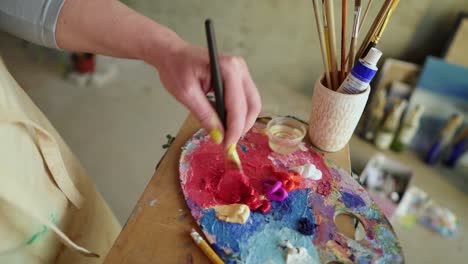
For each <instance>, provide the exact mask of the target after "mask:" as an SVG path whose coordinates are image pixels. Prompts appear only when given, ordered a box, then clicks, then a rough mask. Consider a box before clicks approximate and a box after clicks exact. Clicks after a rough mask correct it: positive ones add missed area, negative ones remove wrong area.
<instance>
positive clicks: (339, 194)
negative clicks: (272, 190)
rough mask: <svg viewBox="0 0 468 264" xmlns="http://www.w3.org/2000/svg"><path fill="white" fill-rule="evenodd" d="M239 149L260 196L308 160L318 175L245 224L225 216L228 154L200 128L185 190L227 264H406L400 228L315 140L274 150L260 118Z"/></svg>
mask: <svg viewBox="0 0 468 264" xmlns="http://www.w3.org/2000/svg"><path fill="white" fill-rule="evenodd" d="M237 151H238V153H239V157H240V159H241V161H242V166H243V171H244V173H245V174H246V175H247V176H248V177H249V180H250V185H251V186H252V187H253V188H254V189H255V190H256V191H257V192H259V193H262V192H264V188H263V183H264V182H265V180H271V178H272V177H273V176H272V175H277V174H278V173H279V174H282V175H283V174H285V173H286V174H287V173H288V172H290V171H291V170H292V169H293V168H298V167H299V168H301V166H305V165H307V166H309V168H310V167H312V168H314V169H316V170H317V171H318V172H317V173H318V174H317V173H316V174H315V177H308V178H306V177H301V178H300V183H299V184H298V185H297V186H296V187H295V188H294V189H293V190H291V191H290V192H289V193H288V197H287V198H286V199H285V200H283V201H281V202H278V201H269V202H270V204H271V209H270V210H269V211H268V212H267V213H262V212H260V211H259V210H256V211H250V215H248V218H247V220H246V222H245V223H244V224H240V223H233V222H228V221H226V220H225V219H224V220H221V217H219V219H218V217H217V216H216V211H215V208H216V206H219V205H226V204H227V203H226V202H225V201H224V200H223V199H221V198H220V195H219V191H220V190H218V189H217V185H218V183H219V181H220V178H221V176H222V175H223V174H224V170H225V161H224V151H223V149H222V146H219V145H216V144H214V143H213V142H212V140H211V139H210V137H209V136H208V135H207V133H206V132H205V131H204V130H203V129H201V130H199V131H198V132H196V133H195V134H194V135H193V137H192V138H191V139H190V140H189V141H188V142H187V143H186V144H185V146H184V147H183V151H182V155H181V158H180V165H179V170H180V182H181V187H182V190H183V193H184V195H185V199H186V202H187V205H188V206H189V208H190V211H191V214H192V216H193V217H194V219H195V220H196V222H197V224H198V225H199V226H200V228H201V230H203V233H204V235H205V237H206V238H207V240H208V241H209V243H210V244H211V246H212V247H213V248H214V249H215V251H216V252H217V253H218V254H219V256H220V257H221V258H222V259H223V260H224V261H225V263H248V264H265V263H329V262H338V263H376V262H381V263H402V262H404V259H403V254H402V250H401V246H400V244H399V242H398V239H397V237H396V235H395V233H394V231H393V228H392V227H391V225H390V223H389V221H388V220H387V219H386V217H385V216H384V215H383V213H382V212H381V210H380V209H379V208H378V207H377V205H376V204H375V203H374V202H373V201H372V199H371V198H370V197H369V195H368V194H367V192H366V191H365V190H364V188H362V187H361V186H360V185H359V184H358V183H357V182H356V181H355V180H354V179H352V178H351V176H350V175H349V174H348V173H347V172H345V171H344V170H343V169H340V168H339V167H337V166H336V165H335V164H333V163H332V162H330V161H327V160H326V159H324V158H323V156H322V155H321V154H319V153H318V152H316V151H315V150H314V149H313V147H312V146H311V145H309V144H307V143H305V142H303V143H301V145H300V147H299V149H298V150H296V151H295V152H293V153H291V154H287V155H280V154H277V153H274V152H272V151H271V150H270V148H269V146H268V138H267V135H266V133H265V124H263V123H262V122H257V123H256V124H255V125H254V127H253V128H252V129H251V130H250V131H249V132H248V133H247V134H246V135H245V136H244V137H243V138H242V139H241V140H240V141H239V142H238V149H237ZM317 175H319V176H320V177H317ZM262 197H263V196H262Z"/></svg>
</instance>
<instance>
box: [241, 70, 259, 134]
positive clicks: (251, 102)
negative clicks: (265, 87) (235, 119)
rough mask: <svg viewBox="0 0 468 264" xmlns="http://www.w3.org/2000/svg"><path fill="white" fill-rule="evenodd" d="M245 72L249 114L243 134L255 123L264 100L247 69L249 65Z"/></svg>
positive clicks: (244, 80)
mask: <svg viewBox="0 0 468 264" xmlns="http://www.w3.org/2000/svg"><path fill="white" fill-rule="evenodd" d="M244 69H245V71H244V72H245V74H244V79H243V85H244V93H245V98H246V101H247V116H246V118H245V124H244V131H243V134H245V133H247V131H249V129H250V128H252V126H253V125H254V124H255V120H257V117H258V115H259V114H260V111H261V109H262V102H261V100H260V95H259V93H258V90H257V87H256V86H255V83H254V82H253V80H252V78H251V77H250V73H249V71H248V69H247V65H245V67H244Z"/></svg>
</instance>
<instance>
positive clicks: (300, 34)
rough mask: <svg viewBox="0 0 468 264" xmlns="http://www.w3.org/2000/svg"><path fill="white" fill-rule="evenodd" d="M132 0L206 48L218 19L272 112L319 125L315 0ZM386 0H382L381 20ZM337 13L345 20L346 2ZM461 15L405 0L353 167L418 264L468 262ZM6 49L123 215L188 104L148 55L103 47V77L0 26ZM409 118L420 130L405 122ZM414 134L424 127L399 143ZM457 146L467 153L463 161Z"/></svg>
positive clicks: (226, 47) (426, 1) (458, 9)
mask: <svg viewBox="0 0 468 264" xmlns="http://www.w3.org/2000/svg"><path fill="white" fill-rule="evenodd" d="M124 2H125V3H126V4H128V5H129V6H130V7H132V8H134V9H136V10H138V11H139V12H141V13H143V14H145V15H146V16H148V17H150V18H152V19H154V20H156V21H158V22H159V23H161V24H163V25H166V26H168V27H170V28H171V29H173V30H175V31H176V32H177V33H178V34H179V35H180V36H181V37H182V38H184V39H186V40H187V41H189V42H191V43H194V44H197V45H200V46H206V44H205V42H206V40H205V33H204V27H203V21H204V20H205V18H207V17H210V18H212V19H213V20H214V21H215V24H216V34H217V42H218V49H219V50H220V51H224V52H228V53H232V54H236V55H240V56H243V57H244V58H245V59H246V61H247V63H248V65H249V68H250V73H251V74H252V77H253V78H254V80H255V82H256V84H257V87H258V89H259V90H260V93H261V96H262V101H263V107H264V109H263V111H264V113H269V114H290V115H294V116H297V117H298V118H301V119H303V120H306V121H307V120H308V118H309V114H310V101H311V95H312V91H313V86H314V82H315V80H316V79H317V78H318V77H319V75H320V74H321V72H323V66H322V59H321V55H320V46H319V41H318V39H317V32H316V26H315V20H314V16H313V7H312V3H311V1H306V0H295V1H284V0H256V1H249V0H238V1H227V0H216V1H215V0H211V1H207V0H205V1H202V0H190V1H187V0H171V1H168V0H127V1H124ZM382 2H383V1H382V0H375V2H374V4H373V5H372V7H371V9H370V11H369V16H370V17H371V18H372V17H373V16H375V15H376V13H377V12H378V10H379V8H380V6H381V3H382ZM366 3H367V1H363V5H365V4H366ZM349 6H350V9H349V11H348V14H352V7H351V5H349ZM335 11H336V13H337V16H338V12H340V10H339V8H336V9H335ZM463 11H465V12H468V1H466V0H446V1H437V0H402V1H401V2H400V4H399V6H398V7H397V8H396V10H395V12H394V14H393V16H392V19H391V21H390V22H389V24H388V26H387V28H386V31H385V34H384V35H383V37H382V39H381V41H380V43H379V45H378V48H379V49H380V50H382V51H383V54H384V55H383V59H381V60H380V64H379V68H380V69H381V70H380V71H379V73H378V76H377V77H376V78H375V80H374V82H373V83H372V88H373V89H372V91H373V92H372V95H371V100H370V102H369V104H368V108H367V110H366V111H365V114H364V115H363V118H362V120H361V122H360V125H359V128H358V130H357V131H356V135H355V136H354V137H353V139H352V141H351V143H350V147H351V159H352V167H353V170H354V171H355V173H356V175H357V176H358V177H359V178H360V180H361V182H362V184H364V185H365V186H366V187H367V188H368V189H370V190H371V191H372V192H373V194H374V195H375V199H376V201H379V203H380V204H379V205H381V207H385V208H386V210H385V212H386V214H387V216H388V217H389V218H390V219H391V220H392V223H393V224H394V227H395V229H396V231H397V234H398V236H399V238H400V240H401V243H402V246H403V250H404V253H405V256H406V260H407V262H408V263H440V262H455V261H460V262H462V261H465V260H466V257H468V253H466V249H467V248H468V241H467V236H466V233H465V232H466V228H468V225H467V224H466V219H467V217H468V211H467V210H466V206H467V201H468V196H467V193H468V186H467V184H468V180H467V178H468V169H467V167H468V166H467V165H466V164H467V162H466V161H465V160H466V157H464V156H463V155H462V154H463V152H464V151H466V145H467V144H466V141H467V136H466V135H464V134H463V133H464V132H463V128H464V123H465V124H466V121H464V120H465V119H466V118H464V117H463V114H466V112H468V107H467V104H468V84H467V81H466V79H468V69H467V68H466V67H467V66H468V59H467V55H466V53H467V52H466V49H467V48H468V38H467V36H468V22H466V21H468V17H466V18H465V15H463ZM348 18H349V22H348V24H351V23H352V16H351V15H349V16H348ZM367 21H368V22H367V23H365V24H364V28H363V30H364V31H363V32H366V29H367V28H368V27H369V26H370V22H369V21H371V20H370V19H368V20H367ZM464 21H465V22H464ZM460 32H461V33H460ZM0 54H1V57H3V59H4V61H5V63H6V65H7V67H8V68H9V70H10V72H11V74H12V75H13V76H14V77H15V79H16V80H17V81H18V82H19V84H20V85H21V86H22V87H23V89H24V90H25V91H26V92H27V93H28V94H29V96H30V97H31V98H32V99H33V101H34V102H35V103H36V104H37V105H38V107H39V108H40V109H41V110H42V111H43V112H44V113H45V114H46V116H47V117H48V118H49V120H50V121H51V122H52V124H53V125H54V126H55V128H56V129H57V130H58V131H59V132H60V133H61V135H62V137H63V138H64V139H65V141H66V142H67V143H68V144H69V145H70V147H71V149H72V150H73V151H74V152H75V154H76V155H77V156H78V158H79V159H80V160H81V162H82V163H83V165H84V167H85V168H86V169H87V170H88V173H89V175H90V176H91V177H92V178H93V179H94V181H95V183H96V185H97V187H98V189H99V190H100V192H101V193H102V195H103V196H104V198H105V199H106V201H107V202H108V203H109V205H110V207H111V208H112V209H113V211H114V212H115V214H116V216H117V217H118V219H119V221H120V222H121V223H122V224H123V223H125V221H126V219H127V217H128V216H129V215H130V212H131V210H132V208H133V206H134V205H135V203H136V201H137V199H138V197H139V196H140V194H141V193H142V192H143V190H144V188H145V186H146V184H147V183H148V181H149V179H150V178H151V176H152V175H153V172H154V168H155V166H156V164H157V163H158V161H159V160H160V158H161V157H162V155H163V154H164V152H165V149H163V147H162V146H163V145H164V144H165V143H167V140H168V139H167V137H166V135H172V136H174V135H175V134H176V133H177V131H178V129H179V128H180V126H181V124H182V123H183V121H184V119H185V118H186V117H187V115H188V112H187V110H185V109H184V108H183V107H182V106H181V105H179V104H178V103H177V102H176V101H175V100H174V99H173V98H172V97H171V96H170V95H169V94H168V93H167V92H166V91H165V90H164V88H163V87H162V85H161V83H160V82H159V79H158V75H157V72H156V71H155V69H154V68H152V67H150V66H149V65H146V64H145V63H143V62H141V61H133V60H122V59H115V58H109V57H104V56H96V57H95V58H93V59H95V60H96V69H95V71H96V78H95V79H94V80H93V81H89V80H88V79H86V80H84V79H82V78H80V76H74V75H70V74H69V70H70V68H72V67H73V63H72V60H71V59H70V56H71V54H69V53H67V52H63V51H56V50H50V49H46V48H42V47H38V46H35V45H33V44H30V43H27V42H25V41H22V40H19V39H16V38H14V37H12V36H10V35H7V34H6V33H0ZM464 79H465V81H464ZM379 91H380V92H379ZM402 102H403V103H402ZM402 104H403V105H402ZM417 105H420V106H422V107H421V108H423V110H418V111H416V112H418V113H419V112H420V114H418V115H420V117H418V115H416V117H415V118H413V119H411V120H409V119H410V118H409V116H410V115H409V113H412V112H413V111H414V109H416V106H417ZM398 108H399V109H398ZM400 110H401V111H400ZM398 112H401V113H398ZM416 112H415V113H416ZM390 119H392V120H390ZM395 120H396V121H395ZM405 125H406V126H408V127H412V128H413V129H410V128H408V129H407V130H404V128H405ZM414 127H415V128H414ZM408 130H411V131H412V133H414V134H415V135H414V136H412V137H411V139H410V140H409V141H408V140H407V139H402V140H400V141H403V142H399V139H400V138H403V136H401V133H402V131H408ZM369 132H370V133H369ZM385 133H387V134H390V135H391V137H392V140H391V142H390V143H391V144H389V145H388V144H387V145H388V146H386V144H384V143H382V142H380V143H381V144H379V143H378V142H379V138H382V135H384V134H385ZM408 133H409V132H408ZM444 133H445V134H444ZM447 133H448V135H447ZM410 134H411V133H410ZM450 134H451V135H450ZM406 141H408V142H409V143H408V142H406ZM397 143H400V144H399V145H398V144H397ZM437 143H439V144H438V146H439V149H435V144H436V145H437ZM395 144H396V145H397V146H395ZM457 144H459V145H457ZM375 145H378V146H375ZM456 146H458V148H457V147H456ZM455 149H457V151H458V152H460V153H459V154H457V155H458V156H456V157H452V156H453V155H455V154H453V152H454V151H455ZM458 152H457V153H458ZM451 214H453V216H454V217H456V219H457V221H458V227H457V228H454V226H453V225H452V223H453V221H454V219H453V218H450V219H444V218H443V217H442V216H443V215H451ZM464 250H465V252H463V251H464Z"/></svg>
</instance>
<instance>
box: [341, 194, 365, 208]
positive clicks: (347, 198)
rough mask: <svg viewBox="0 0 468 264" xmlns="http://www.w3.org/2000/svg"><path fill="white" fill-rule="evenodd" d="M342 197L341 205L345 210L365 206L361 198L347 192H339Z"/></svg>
mask: <svg viewBox="0 0 468 264" xmlns="http://www.w3.org/2000/svg"><path fill="white" fill-rule="evenodd" d="M340 193H341V196H342V197H343V203H344V204H345V206H346V207H347V208H357V207H363V206H366V203H365V202H364V201H363V200H362V198H361V197H359V196H357V195H354V194H352V193H348V192H340Z"/></svg>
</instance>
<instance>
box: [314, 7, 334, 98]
mask: <svg viewBox="0 0 468 264" xmlns="http://www.w3.org/2000/svg"><path fill="white" fill-rule="evenodd" d="M317 7H318V6H317ZM317 10H318V9H317ZM322 16H323V36H324V40H325V51H326V57H327V65H328V70H327V71H328V75H329V76H330V74H331V60H330V36H329V35H328V33H329V32H328V21H327V12H325V0H322ZM327 87H328V88H329V89H332V90H333V83H332V81H331V77H330V82H329V84H328V86H327Z"/></svg>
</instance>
